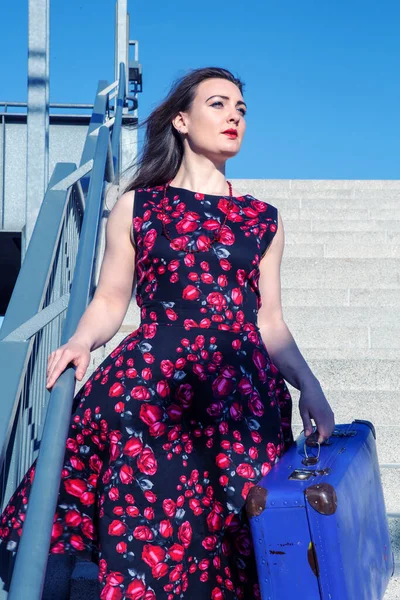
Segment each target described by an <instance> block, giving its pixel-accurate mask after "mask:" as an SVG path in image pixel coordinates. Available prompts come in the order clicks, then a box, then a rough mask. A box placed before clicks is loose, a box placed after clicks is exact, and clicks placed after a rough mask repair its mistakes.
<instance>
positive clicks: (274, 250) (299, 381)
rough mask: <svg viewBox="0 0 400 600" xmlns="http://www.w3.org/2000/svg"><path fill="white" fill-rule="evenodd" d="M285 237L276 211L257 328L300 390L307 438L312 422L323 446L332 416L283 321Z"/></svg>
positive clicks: (263, 273)
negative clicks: (275, 226) (282, 297)
mask: <svg viewBox="0 0 400 600" xmlns="http://www.w3.org/2000/svg"><path fill="white" fill-rule="evenodd" d="M284 245H285V235H284V229H283V223H282V219H281V216H280V214H279V212H278V229H277V231H276V233H275V236H274V238H273V240H272V242H271V245H270V247H269V248H268V250H267V252H266V254H265V256H264V257H263V258H262V260H261V263H260V282H259V285H260V293H261V302H262V306H261V308H260V310H259V312H258V326H259V328H260V333H261V337H262V339H263V342H264V343H265V345H266V347H267V351H268V354H269V355H270V357H271V360H272V362H273V363H274V365H275V366H276V367H277V368H278V369H279V371H280V372H281V374H282V376H283V377H284V378H285V379H286V380H287V381H288V382H289V383H290V384H291V385H293V387H295V388H297V389H298V390H300V399H299V412H300V416H301V419H302V421H303V426H304V433H305V435H306V436H309V435H311V434H312V431H313V429H312V421H311V419H314V420H315V423H316V425H317V431H318V434H319V435H318V440H317V441H318V442H319V443H322V442H323V441H324V440H325V439H327V438H328V437H329V436H330V435H332V433H333V430H334V428H335V418H334V413H333V411H332V409H331V407H330V405H329V403H328V401H327V399H326V397H325V395H324V393H323V391H322V388H321V385H320V383H319V381H318V379H317V378H316V377H315V375H314V373H313V372H312V371H311V369H310V367H309V366H308V364H307V363H306V361H305V360H304V358H303V356H302V354H301V352H300V350H299V349H298V347H297V345H296V342H295V341H294V339H293V336H292V334H291V333H290V331H289V329H288V327H287V325H286V323H285V321H284V320H283V313H282V303H281V277H280V267H281V262H282V255H283V249H284Z"/></svg>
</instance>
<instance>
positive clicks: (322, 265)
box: [281, 257, 400, 289]
mask: <svg viewBox="0 0 400 600" xmlns="http://www.w3.org/2000/svg"><path fill="white" fill-rule="evenodd" d="M399 271H400V259H397V258H386V259H385V260H384V261H382V260H381V259H379V258H313V259H310V258H292V257H287V258H285V260H283V261H282V268H281V281H282V286H283V287H286V288H309V289H321V288H337V289H347V288H364V289H365V288H369V289H386V288H388V289H400V278H399Z"/></svg>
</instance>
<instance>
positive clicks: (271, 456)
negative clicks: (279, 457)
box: [267, 442, 277, 462]
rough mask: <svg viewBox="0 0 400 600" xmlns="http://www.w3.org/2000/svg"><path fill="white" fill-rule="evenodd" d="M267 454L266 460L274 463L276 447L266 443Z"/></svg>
mask: <svg viewBox="0 0 400 600" xmlns="http://www.w3.org/2000/svg"><path fill="white" fill-rule="evenodd" d="M267 454H268V458H269V460H270V461H271V462H274V461H275V458H276V454H277V452H276V447H275V445H274V444H273V443H272V442H268V444H267Z"/></svg>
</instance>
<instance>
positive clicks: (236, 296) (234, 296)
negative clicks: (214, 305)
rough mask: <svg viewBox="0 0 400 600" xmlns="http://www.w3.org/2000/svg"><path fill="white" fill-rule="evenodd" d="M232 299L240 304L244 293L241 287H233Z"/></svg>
mask: <svg viewBox="0 0 400 600" xmlns="http://www.w3.org/2000/svg"><path fill="white" fill-rule="evenodd" d="M231 295H232V301H233V303H234V304H236V305H239V304H242V302H243V295H242V292H241V289H240V288H233V290H232V292H231Z"/></svg>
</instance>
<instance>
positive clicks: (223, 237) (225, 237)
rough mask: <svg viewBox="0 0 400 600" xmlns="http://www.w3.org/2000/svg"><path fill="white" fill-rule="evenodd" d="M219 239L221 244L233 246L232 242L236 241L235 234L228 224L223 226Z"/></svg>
mask: <svg viewBox="0 0 400 600" xmlns="http://www.w3.org/2000/svg"><path fill="white" fill-rule="evenodd" d="M218 239H219V241H220V242H221V244H224V245H225V246H232V244H234V243H235V235H234V233H233V231H232V229H231V228H230V227H228V225H225V226H224V227H222V229H221V232H220V234H219V236H218Z"/></svg>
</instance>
